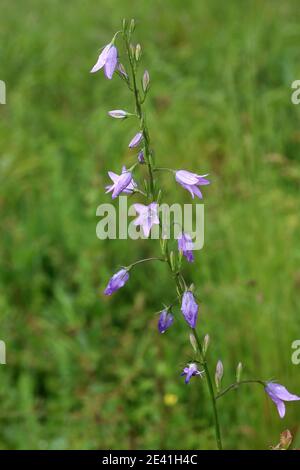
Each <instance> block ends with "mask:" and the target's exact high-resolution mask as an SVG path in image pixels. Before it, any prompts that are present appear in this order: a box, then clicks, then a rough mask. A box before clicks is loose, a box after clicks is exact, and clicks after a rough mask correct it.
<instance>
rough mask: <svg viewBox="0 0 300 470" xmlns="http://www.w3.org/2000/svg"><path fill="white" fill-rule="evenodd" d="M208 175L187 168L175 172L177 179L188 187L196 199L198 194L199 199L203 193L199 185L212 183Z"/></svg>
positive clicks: (184, 186) (183, 185)
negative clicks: (192, 171) (207, 177)
mask: <svg viewBox="0 0 300 470" xmlns="http://www.w3.org/2000/svg"><path fill="white" fill-rule="evenodd" d="M206 176H208V175H197V174H196V173H191V172H190V171H186V170H178V171H176V173H175V179H176V181H177V183H179V184H181V186H182V187H183V188H185V189H187V190H188V191H189V192H190V193H191V195H192V198H193V199H194V197H195V196H197V197H198V198H199V199H202V193H201V191H200V189H199V187H198V186H202V185H207V184H210V181H208V180H207V179H206Z"/></svg>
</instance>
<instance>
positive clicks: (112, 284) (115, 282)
mask: <svg viewBox="0 0 300 470" xmlns="http://www.w3.org/2000/svg"><path fill="white" fill-rule="evenodd" d="M128 279H129V273H128V271H127V269H125V268H123V269H120V271H118V272H117V273H116V274H114V275H113V276H112V277H111V278H110V280H109V282H108V284H107V286H106V289H105V291H104V294H105V295H111V294H113V293H114V292H116V291H117V290H119V289H121V287H123V286H124V285H125V284H126V282H127V281H128Z"/></svg>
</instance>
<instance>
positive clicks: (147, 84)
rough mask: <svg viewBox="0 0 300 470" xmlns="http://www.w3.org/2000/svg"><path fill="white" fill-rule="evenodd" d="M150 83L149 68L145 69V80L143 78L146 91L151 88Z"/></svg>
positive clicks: (144, 90)
mask: <svg viewBox="0 0 300 470" xmlns="http://www.w3.org/2000/svg"><path fill="white" fill-rule="evenodd" d="M149 83H150V76H149V72H148V70H145V72H144V75H143V80H142V85H143V92H144V93H146V91H147V90H148V88H149Z"/></svg>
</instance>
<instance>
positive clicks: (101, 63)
mask: <svg viewBox="0 0 300 470" xmlns="http://www.w3.org/2000/svg"><path fill="white" fill-rule="evenodd" d="M117 64H118V51H117V48H116V46H114V45H113V44H112V43H109V44H107V46H105V47H104V49H103V50H102V52H101V54H100V55H99V57H98V60H97V62H96V63H95V65H94V67H93V68H92V70H91V73H95V72H98V70H100V69H102V68H103V67H104V74H105V76H106V77H107V78H108V79H109V80H111V79H112V76H113V73H114V71H115V69H116V67H117Z"/></svg>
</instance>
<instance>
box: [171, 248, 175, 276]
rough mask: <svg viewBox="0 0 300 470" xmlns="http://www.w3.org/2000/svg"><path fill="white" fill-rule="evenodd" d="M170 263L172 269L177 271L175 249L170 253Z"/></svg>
mask: <svg viewBox="0 0 300 470" xmlns="http://www.w3.org/2000/svg"><path fill="white" fill-rule="evenodd" d="M170 264H171V268H172V271H175V269H176V261H175V255H174V251H171V253H170Z"/></svg>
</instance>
